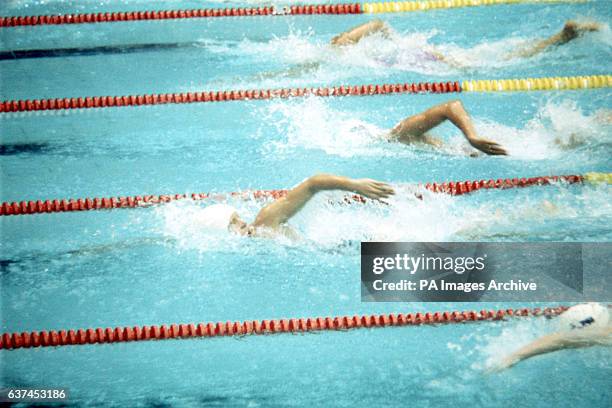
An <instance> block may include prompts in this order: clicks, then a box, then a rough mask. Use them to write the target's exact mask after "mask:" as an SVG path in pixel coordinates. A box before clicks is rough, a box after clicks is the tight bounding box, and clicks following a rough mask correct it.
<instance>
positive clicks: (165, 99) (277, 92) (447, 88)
mask: <svg viewBox="0 0 612 408" xmlns="http://www.w3.org/2000/svg"><path fill="white" fill-rule="evenodd" d="M449 92H461V85H459V83H458V82H426V83H404V84H382V85H380V84H378V85H376V84H371V85H354V86H349V85H347V86H344V85H343V86H333V87H328V86H324V87H319V88H277V89H250V90H236V91H207V92H182V93H166V94H147V95H123V96H87V97H79V98H52V99H27V100H9V101H1V102H0V113H1V112H31V111H48V110H64V109H92V108H112V107H123V106H142V105H166V104H181V103H202V102H226V101H242V100H260V99H274V98H297V97H308V96H321V97H325V96H351V95H354V96H362V95H384V94H391V93H449Z"/></svg>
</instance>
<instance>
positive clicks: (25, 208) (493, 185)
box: [0, 175, 584, 216]
mask: <svg viewBox="0 0 612 408" xmlns="http://www.w3.org/2000/svg"><path fill="white" fill-rule="evenodd" d="M583 180H584V178H583V176H580V175H565V176H540V177H530V178H513V179H497V180H494V179H490V180H476V181H451V182H448V183H427V184H425V185H423V186H422V187H424V188H426V189H427V190H430V191H432V192H434V193H445V194H450V195H453V196H457V195H463V194H467V193H471V192H474V191H477V190H482V189H507V188H520V187H529V186H541V185H548V184H551V183H558V182H563V183H569V184H575V183H582V182H583ZM285 194H287V190H256V191H245V192H233V193H228V194H206V193H193V194H190V195H186V194H175V195H145V196H130V197H104V198H99V197H95V198H79V199H73V198H71V199H64V200H57V199H56V200H45V201H41V200H37V201H20V202H3V203H2V204H0V216H4V215H26V214H41V213H57V212H72V211H90V210H102V209H112V208H135V207H146V206H150V205H155V204H163V203H169V202H171V201H176V200H184V199H191V200H194V201H200V200H205V199H211V200H221V199H224V198H227V197H232V198H243V199H262V198H274V199H276V198H279V197H282V196H284V195H285ZM344 201H345V202H347V203H351V202H365V201H366V199H365V198H363V197H361V196H359V195H352V196H350V195H348V196H346V197H345V200H344Z"/></svg>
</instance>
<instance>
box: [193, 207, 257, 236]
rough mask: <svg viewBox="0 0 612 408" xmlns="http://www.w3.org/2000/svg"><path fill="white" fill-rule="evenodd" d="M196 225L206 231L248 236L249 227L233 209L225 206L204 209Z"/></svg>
mask: <svg viewBox="0 0 612 408" xmlns="http://www.w3.org/2000/svg"><path fill="white" fill-rule="evenodd" d="M197 223H198V224H199V225H200V226H201V227H202V228H203V229H206V230H208V231H231V232H233V233H236V234H239V235H250V232H251V227H250V226H249V225H248V224H247V223H246V222H244V221H243V220H242V219H241V218H240V216H239V215H238V212H237V211H236V209H235V208H234V207H232V206H231V205H227V204H213V205H209V206H208V207H206V208H204V209H203V210H202V211H201V212H200V213H199V214H198V219H197Z"/></svg>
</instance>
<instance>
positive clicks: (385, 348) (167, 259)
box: [0, 1, 612, 406]
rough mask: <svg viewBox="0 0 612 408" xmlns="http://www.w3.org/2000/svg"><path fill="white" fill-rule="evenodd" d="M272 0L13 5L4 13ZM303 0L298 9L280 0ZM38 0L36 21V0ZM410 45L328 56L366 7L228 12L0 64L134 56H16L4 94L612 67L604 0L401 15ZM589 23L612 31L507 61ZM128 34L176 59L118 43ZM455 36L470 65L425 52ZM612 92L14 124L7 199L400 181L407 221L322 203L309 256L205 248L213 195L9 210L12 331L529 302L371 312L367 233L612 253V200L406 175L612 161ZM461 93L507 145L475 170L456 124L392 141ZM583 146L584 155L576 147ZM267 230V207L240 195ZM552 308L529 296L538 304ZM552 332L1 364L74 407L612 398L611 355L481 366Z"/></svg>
mask: <svg viewBox="0 0 612 408" xmlns="http://www.w3.org/2000/svg"><path fill="white" fill-rule="evenodd" d="M254 3H255V2H244V3H237V2H195V1H193V2H186V1H167V2H145V1H122V2H121V3H116V2H110V1H96V2H94V1H82V2H74V1H61V2H59V1H38V2H26V1H8V2H3V3H2V5H0V14H2V15H21V14H49V13H56V12H74V11H79V12H89V11H91V12H94V11H95V12H97V11H107V10H111V9H112V10H117V11H121V10H139V9H156V8H157V9H162V8H195V7H226V6H227V7H236V6H237V5H250V6H252V5H253V4H254ZM285 4H286V3H285ZM26 5H27V7H26ZM380 17H381V18H382V19H384V20H385V21H387V22H388V23H389V24H390V25H391V26H392V27H393V32H392V34H391V37H390V38H389V39H385V38H382V37H378V36H374V37H371V38H368V39H366V40H364V41H363V42H361V43H359V44H358V45H357V46H355V47H353V48H352V49H350V50H347V51H344V52H338V51H334V50H332V49H330V48H329V46H327V45H326V44H327V42H328V41H329V39H330V38H331V37H332V36H333V35H335V34H337V33H338V32H340V31H342V30H345V29H348V28H350V27H352V26H355V25H357V24H359V23H361V22H364V21H366V20H367V19H368V18H370V17H369V16H365V15H359V16H301V17H274V18H265V17H261V18H259V17H258V18H243V19H233V18H230V19H209V20H184V21H164V22H138V23H116V24H106V25H75V26H56V27H53V26H49V27H23V28H4V29H0V35H1V38H2V48H1V49H0V52H1V51H7V50H27V49H57V48H83V49H86V48H92V47H100V46H108V45H114V46H117V47H118V48H119V50H118V52H116V53H107V54H104V55H88V56H73V57H56V58H38V59H20V60H3V61H0V78H1V87H0V97H1V99H2V100H5V99H22V98H23V99H25V98H49V97H65V96H67V97H70V96H83V95H106V94H109V95H114V94H139V93H149V92H185V91H197V90H208V89H211V90H212V89H214V90H217V89H241V88H268V87H281V86H318V85H328V84H359V83H374V82H375V83H378V82H411V81H426V80H436V81H438V80H439V81H446V80H455V79H457V80H463V79H472V78H474V79H489V78H513V77H537V76H564V75H590V74H609V73H610V72H609V69H610V64H609V61H610V57H611V54H612V48H611V44H612V34H611V33H610V29H609V27H608V24H610V21H611V17H612V9H611V8H610V6H609V2H606V1H595V2H589V3H586V4H565V5H513V6H495V7H480V8H469V9H457V10H439V11H432V12H426V13H412V14H408V13H407V14H386V15H380ZM570 18H576V19H583V20H585V19H595V20H597V21H600V22H602V23H603V24H604V27H603V29H602V31H601V32H598V33H593V34H589V35H586V36H584V37H582V38H580V39H578V40H576V41H575V42H574V43H572V44H568V45H566V46H563V47H559V48H557V49H555V50H551V51H550V52H547V53H544V54H542V55H540V56H537V57H533V58H530V59H525V60H509V61H505V62H502V63H500V62H499V60H500V59H501V58H503V56H504V55H506V53H507V52H509V51H511V50H513V49H515V47H517V46H520V44H522V43H524V42H527V41H533V40H534V39H537V38H543V37H546V36H549V35H552V34H553V33H555V32H557V31H558V30H560V29H561V27H562V26H563V22H564V21H565V20H567V19H570ZM130 44H180V46H178V47H176V48H174V49H168V48H165V49H160V50H154V51H147V52H126V51H123V52H122V51H121V50H120V48H121V47H122V46H127V45H130ZM431 46H436V47H438V49H439V50H441V51H443V52H444V53H445V54H447V55H450V56H451V57H453V58H454V59H456V60H458V61H459V62H460V63H461V65H462V67H461V68H455V67H449V66H448V65H446V64H440V63H434V62H423V61H422V60H421V59H420V58H419V55H420V53H422V51H421V50H422V49H423V48H427V47H431ZM610 97H611V94H610V91H609V90H608V89H600V90H593V91H571V92H569V91H568V92H561V93H557V92H534V93H516V94H476V93H475V94H459V95H457V94H455V95H394V96H372V97H361V98H357V97H353V98H338V99H315V98H310V99H302V100H297V99H296V100H283V101H281V100H277V101H249V102H235V103H234V102H232V103H219V104H192V105H168V106H156V107H140V108H124V109H104V110H88V111H73V112H57V113H38V114H10V115H3V116H2V117H1V118H0V121H1V122H0V123H1V134H0V138H1V142H2V155H0V167H1V176H2V184H1V191H0V199H1V201H12V200H21V199H47V198H68V197H85V196H114V195H132V194H134V195H135V194H165V193H183V192H204V191H218V192H224V191H238V190H246V189H260V188H265V189H273V188H286V187H290V186H292V185H295V184H296V183H298V182H299V181H301V180H303V179H304V178H306V177H308V176H309V175H312V174H314V173H317V172H328V173H339V174H343V175H347V176H351V177H370V178H377V179H381V180H385V181H389V182H391V183H393V184H394V185H396V186H397V187H398V190H399V192H400V194H398V195H397V197H396V198H395V199H394V200H393V202H392V204H393V205H392V206H391V207H390V208H386V207H385V208H382V207H380V206H376V205H366V206H349V207H346V206H343V207H338V206H331V205H329V204H328V198H329V197H330V196H331V197H335V196H338V197H339V196H340V194H335V193H333V194H326V195H321V196H320V197H317V198H316V199H315V200H314V201H313V202H312V203H310V204H309V205H308V206H307V207H306V208H305V210H304V211H303V212H302V213H301V214H300V215H298V216H297V217H296V219H295V220H294V221H292V223H293V225H294V226H295V227H296V229H297V230H299V231H300V233H301V235H302V236H303V237H304V239H303V241H302V242H300V243H299V244H294V243H289V242H284V241H278V240H262V239H252V240H249V239H244V238H239V237H235V236H229V235H222V236H218V235H216V236H213V235H211V234H207V233H204V232H203V231H202V230H201V229H200V228H198V227H197V225H193V223H192V222H191V221H190V220H192V219H193V217H195V216H196V215H197V214H198V211H199V210H200V209H201V208H202V206H203V205H204V203H200V204H193V203H188V202H181V203H176V204H172V205H167V206H164V207H157V208H146V209H137V210H116V211H110V212H88V213H66V214H45V215H35V216H24V217H2V218H1V219H0V223H1V232H2V240H1V247H0V253H1V254H2V255H1V259H0V262H1V263H0V266H1V268H2V269H1V275H0V277H1V279H2V281H1V283H2V285H1V290H2V292H1V293H2V302H1V315H2V331H3V332H5V331H10V332H13V331H22V330H40V329H60V328H74V327H97V326H101V327H107V326H115V325H122V326H123V325H142V324H161V323H173V322H191V321H196V322H199V321H216V320H222V321H226V320H246V319H264V318H280V317H300V316H318V315H322V316H327V315H333V316H335V315H343V314H356V313H386V312H398V311H401V312H412V311H432V310H454V309H477V310H480V309H482V308H489V307H491V308H497V307H515V306H522V305H515V304H450V303H437V304H426V303H410V304H401V303H395V304H387V303H377V304H373V303H361V302H360V287H359V242H360V241H363V240H389V241H412V240H415V241H445V240H446V241H477V240H482V241H491V240H492V241H504V240H509V241H526V240H527V241H529V240H548V241H610V240H611V239H612V229H611V228H610V225H611V221H612V208H611V206H610V202H611V198H612V192H611V190H610V187H609V186H601V185H600V186H564V185H556V186H549V187H541V188H529V189H521V190H506V191H487V192H478V193H476V194H473V195H469V196H464V197H458V198H452V197H447V196H433V195H432V196H429V195H428V196H427V197H426V200H424V201H422V202H421V201H417V200H414V199H411V198H410V197H411V196H410V195H409V194H401V192H402V188H403V187H402V186H403V185H405V184H407V183H414V182H427V181H445V180H453V179H456V180H462V179H481V178H497V177H503V178H505V177H523V176H525V177H529V176H536V175H550V174H582V173H584V172H587V171H602V172H609V171H611V168H612V166H611V164H612V159H611V157H612V154H611V153H612V133H611V132H610V124H609V123H608V124H606V123H605V121H602V120H601V118H602V117H604V116H605V114H604V113H603V112H604V110H605V109H607V108H609V106H610ZM450 98H459V99H461V100H462V101H463V103H464V104H465V106H466V108H467V109H468V111H470V112H471V114H472V116H473V118H474V119H475V123H476V127H477V130H478V131H479V133H480V134H482V135H483V136H486V137H488V138H491V139H494V140H496V141H498V142H500V143H501V144H502V145H504V146H506V147H507V148H508V150H509V152H510V154H511V155H510V156H508V157H505V158H500V157H479V158H470V157H469V156H468V154H469V152H470V151H469V150H467V148H466V147H465V146H466V143H465V141H464V140H463V139H462V138H461V137H460V136H459V133H458V131H456V130H455V129H453V128H452V127H451V126H448V125H444V126H442V127H440V129H439V130H437V131H436V134H438V135H440V136H441V137H442V138H443V139H444V140H445V141H447V146H446V147H445V148H444V150H443V151H433V150H429V149H426V148H422V147H417V146H399V145H394V144H389V143H385V142H381V141H378V139H377V136H378V135H380V134H381V133H383V132H384V131H385V129H388V128H390V127H392V126H393V125H394V124H395V123H397V122H398V121H399V120H401V119H403V118H404V117H406V116H408V115H411V114H414V113H417V112H419V111H421V110H423V109H425V108H427V107H429V106H431V105H433V104H436V103H440V102H443V101H445V100H448V99H450ZM568 145H570V146H568ZM235 204H236V206H237V207H238V208H239V209H240V212H241V213H242V214H243V215H244V216H245V218H247V219H252V218H253V217H254V216H255V214H256V212H257V210H258V209H259V207H260V204H258V203H253V202H236V203H235ZM528 306H533V305H528ZM547 330H550V327H549V322H546V321H540V320H534V321H529V322H501V323H492V324H482V325H463V326H449V327H419V328H393V329H382V330H371V331H369V330H360V331H353V332H338V333H322V334H308V335H279V336H264V337H257V338H256V337H249V338H243V339H229V338H220V339H213V340H184V341H166V342H149V343H138V344H136V343H132V344H116V345H103V346H87V347H65V348H57V349H53V348H46V349H29V350H16V351H2V353H0V364H1V365H2V371H1V373H2V383H1V385H2V386H8V385H18V386H26V385H29V386H37V385H45V386H67V387H69V388H70V389H71V391H72V397H73V400H72V402H71V403H73V404H74V405H76V406H79V405H81V406H96V405H98V406H104V405H116V406H310V405H317V406H372V405H380V406H398V405H407V404H413V405H415V406H445V405H448V404H451V403H453V404H455V405H456V406H507V405H509V404H513V405H516V406H549V405H551V404H554V405H556V406H579V405H582V406H585V405H589V406H608V405H609V403H610V395H609V388H610V367H611V363H612V358H611V355H610V352H609V350H607V349H587V350H581V351H576V352H562V353H558V354H554V355H550V356H546V357H543V358H539V359H534V360H531V361H527V362H525V363H524V364H521V365H519V366H517V367H516V368H515V369H513V370H511V371H508V372H506V373H503V374H499V375H486V374H485V373H484V371H485V369H486V367H487V366H488V365H489V364H490V363H491V362H492V361H495V359H496V358H499V356H500V355H503V354H505V353H507V352H509V351H510V350H513V349H515V348H517V347H518V346H520V345H522V344H524V343H526V342H527V341H529V340H531V339H533V338H534V337H535V336H537V335H538V334H541V333H542V332H545V331H547Z"/></svg>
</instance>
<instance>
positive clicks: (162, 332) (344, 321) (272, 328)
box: [0, 306, 568, 350]
mask: <svg viewBox="0 0 612 408" xmlns="http://www.w3.org/2000/svg"><path fill="white" fill-rule="evenodd" d="M567 309H568V308H567V307H566V306H559V307H554V308H544V309H540V308H534V309H528V308H524V309H506V310H502V309H500V310H481V311H480V312H476V311H464V312H458V311H453V312H435V313H408V314H403V313H397V314H395V313H391V314H379V315H355V316H337V317H316V318H302V319H276V320H245V321H236V322H230V321H227V322H215V323H198V324H196V323H187V324H170V325H161V326H157V325H153V326H133V327H130V326H125V327H115V328H110V327H107V328H104V329H103V328H96V329H93V328H89V329H71V330H59V331H56V330H42V331H32V332H22V333H3V334H2V335H1V336H0V349H5V350H10V349H19V348H32V347H58V346H72V345H74V346H77V345H86V344H106V343H126V342H134V341H147V340H167V339H188V338H197V337H231V336H246V335H256V334H257V335H262V334H274V333H306V332H312V331H331V330H334V331H346V330H349V329H359V328H376V327H391V326H419V325H436V324H451V323H464V322H491V321H499V320H504V319H506V318H512V317H537V316H549V317H553V316H557V315H559V314H561V313H563V312H564V311H566V310H567Z"/></svg>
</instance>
